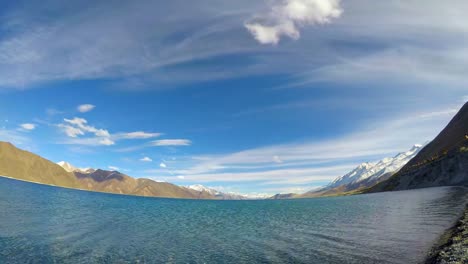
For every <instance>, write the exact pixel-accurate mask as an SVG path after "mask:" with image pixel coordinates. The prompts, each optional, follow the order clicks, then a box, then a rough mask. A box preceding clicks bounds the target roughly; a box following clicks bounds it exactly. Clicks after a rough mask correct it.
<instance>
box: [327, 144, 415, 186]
mask: <svg viewBox="0 0 468 264" xmlns="http://www.w3.org/2000/svg"><path fill="white" fill-rule="evenodd" d="M422 147H423V146H422V145H418V144H416V145H414V146H413V147H412V148H411V149H410V150H408V151H406V152H401V153H398V154H397V155H395V156H394V157H393V158H383V159H381V160H380V161H378V162H364V163H361V164H360V165H359V166H357V167H356V168H354V169H353V170H352V171H350V172H349V173H348V174H346V175H343V176H340V177H338V178H336V179H335V180H333V181H332V182H331V183H330V184H329V185H328V186H327V187H325V189H333V188H336V187H339V186H348V185H359V183H362V182H364V181H378V180H381V179H380V178H381V177H384V176H385V175H389V174H393V173H395V172H397V171H399V170H400V169H401V168H402V167H403V166H404V165H405V164H406V163H408V162H409V161H410V160H411V159H412V158H413V157H414V156H416V154H418V152H419V151H420V150H421V149H422ZM322 190H323V189H322Z"/></svg>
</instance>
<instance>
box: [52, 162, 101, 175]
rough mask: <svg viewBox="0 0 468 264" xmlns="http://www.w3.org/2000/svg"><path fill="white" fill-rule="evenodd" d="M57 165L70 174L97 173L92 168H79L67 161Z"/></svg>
mask: <svg viewBox="0 0 468 264" xmlns="http://www.w3.org/2000/svg"><path fill="white" fill-rule="evenodd" d="M57 165H59V166H60V167H62V168H63V169H64V170H66V171H68V172H75V171H77V172H81V173H93V172H94V171H96V170H95V169H91V168H77V167H75V166H73V165H71V164H70V163H68V162H66V161H60V162H57Z"/></svg>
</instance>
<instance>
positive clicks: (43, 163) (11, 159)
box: [0, 141, 80, 188]
mask: <svg viewBox="0 0 468 264" xmlns="http://www.w3.org/2000/svg"><path fill="white" fill-rule="evenodd" d="M0 175H2V176H7V177H11V178H15V179H19V180H25V181H32V182H38V183H44V184H50V185H57V186H63V187H68V188H80V183H79V182H78V180H77V179H76V178H75V176H74V175H73V173H69V172H66V171H65V170H64V169H63V168H62V167H60V166H59V165H57V164H55V163H53V162H51V161H49V160H46V159H44V158H41V157H40V156H38V155H35V154H33V153H31V152H28V151H24V150H21V149H18V148H16V147H15V146H13V145H12V144H10V143H8V142H2V141H0Z"/></svg>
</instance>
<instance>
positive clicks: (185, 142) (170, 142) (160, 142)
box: [151, 139, 192, 147]
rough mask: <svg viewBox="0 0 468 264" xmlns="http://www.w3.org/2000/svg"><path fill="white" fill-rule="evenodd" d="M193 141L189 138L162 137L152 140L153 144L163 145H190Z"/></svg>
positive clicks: (156, 145)
mask: <svg viewBox="0 0 468 264" xmlns="http://www.w3.org/2000/svg"><path fill="white" fill-rule="evenodd" d="M191 144H192V141H190V140H188V139H161V140H155V141H152V142H151V145H152V146H155V147H162V146H190V145H191Z"/></svg>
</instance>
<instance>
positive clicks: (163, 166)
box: [159, 162, 167, 168]
mask: <svg viewBox="0 0 468 264" xmlns="http://www.w3.org/2000/svg"><path fill="white" fill-rule="evenodd" d="M159 167H161V168H166V167H167V165H166V164H165V163H164V162H161V163H160V164H159Z"/></svg>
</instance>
